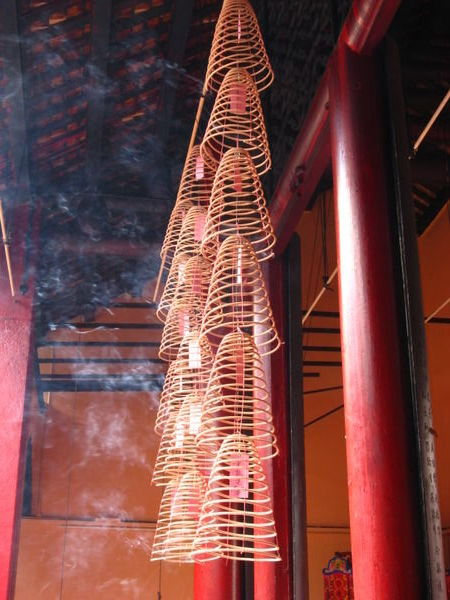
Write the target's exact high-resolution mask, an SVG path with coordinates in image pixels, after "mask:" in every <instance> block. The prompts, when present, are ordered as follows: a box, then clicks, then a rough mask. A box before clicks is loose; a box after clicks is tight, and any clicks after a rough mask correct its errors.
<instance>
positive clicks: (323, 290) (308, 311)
mask: <svg viewBox="0 0 450 600" xmlns="http://www.w3.org/2000/svg"><path fill="white" fill-rule="evenodd" d="M337 273H338V268H337V267H336V268H335V269H334V271H333V272H332V273H331V275H330V276H329V277H328V279H327V281H326V283H325V285H323V286H322V289H321V290H320V292H319V293H318V294H317V296H316V297H315V298H314V300H313V301H312V303H311V306H310V307H309V308H308V310H307V311H306V312H305V314H304V315H303V318H302V325H304V324H305V323H306V321H307V320H308V319H309V317H310V315H311V313H312V312H313V310H314V308H315V307H316V306H317V304H318V303H319V301H320V299H321V298H322V296H323V295H324V293H325V292H326V291H327V290H328V288H329V286H330V284H331V282H332V281H333V279H334V278H335V277H336V275H337Z"/></svg>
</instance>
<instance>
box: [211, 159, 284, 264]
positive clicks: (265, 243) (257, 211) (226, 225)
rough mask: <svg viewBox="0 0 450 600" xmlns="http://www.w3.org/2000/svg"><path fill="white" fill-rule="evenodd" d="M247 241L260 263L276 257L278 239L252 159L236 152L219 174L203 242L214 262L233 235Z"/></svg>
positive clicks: (223, 165) (213, 191)
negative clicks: (218, 252) (220, 248)
mask: <svg viewBox="0 0 450 600" xmlns="http://www.w3.org/2000/svg"><path fill="white" fill-rule="evenodd" d="M235 234H239V235H242V236H244V237H246V238H247V239H248V240H249V241H250V242H251V243H252V246H253V249H254V251H255V254H256V256H257V258H258V260H259V261H263V260H267V259H269V258H271V257H272V256H273V251H272V248H273V246H274V245H275V235H274V233H273V229H272V224H271V222H270V217H269V212H268V210H267V207H266V200H265V197H264V192H263V189H262V186H261V182H260V181H259V177H258V174H257V172H256V169H255V166H254V164H253V161H252V159H251V158H250V155H249V153H248V152H246V151H245V150H240V149H237V148H232V149H230V150H228V151H227V152H225V154H224V155H223V157H222V160H221V161H220V165H219V168H218V170H217V173H216V176H215V179H214V185H213V190H212V194H211V201H210V204H209V207H208V215H207V217H206V227H205V232H204V236H203V240H202V253H203V255H204V256H206V257H207V258H209V259H210V260H214V259H215V257H216V255H217V251H218V249H219V246H220V241H221V240H223V239H224V238H225V237H227V236H229V235H235Z"/></svg>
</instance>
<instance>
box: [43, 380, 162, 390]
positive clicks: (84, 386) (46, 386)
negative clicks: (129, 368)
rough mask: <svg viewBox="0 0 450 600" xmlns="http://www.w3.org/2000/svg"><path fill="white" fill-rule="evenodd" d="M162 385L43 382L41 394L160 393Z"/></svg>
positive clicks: (128, 382)
mask: <svg viewBox="0 0 450 600" xmlns="http://www.w3.org/2000/svg"><path fill="white" fill-rule="evenodd" d="M161 389H162V383H156V382H153V381H109V382H105V381H103V382H102V381H89V380H88V381H85V380H78V379H74V380H71V381H43V382H42V391H43V392H160V391H161Z"/></svg>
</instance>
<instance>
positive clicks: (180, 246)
mask: <svg viewBox="0 0 450 600" xmlns="http://www.w3.org/2000/svg"><path fill="white" fill-rule="evenodd" d="M206 214H207V212H206V209H205V208H203V207H201V206H193V207H192V208H190V209H189V210H188V212H187V213H186V215H185V218H184V221H183V225H182V228H181V232H180V236H179V238H178V242H177V247H176V248H175V253H174V256H179V255H180V254H185V255H187V256H195V255H197V254H200V247H201V242H202V240H203V235H204V232H205V225H206Z"/></svg>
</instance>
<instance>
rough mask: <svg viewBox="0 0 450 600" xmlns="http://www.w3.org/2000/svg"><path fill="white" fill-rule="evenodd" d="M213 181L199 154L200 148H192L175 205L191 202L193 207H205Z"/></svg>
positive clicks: (197, 146)
mask: <svg viewBox="0 0 450 600" xmlns="http://www.w3.org/2000/svg"><path fill="white" fill-rule="evenodd" d="M213 179H214V173H213V171H212V170H211V169H210V167H209V166H208V165H207V164H206V163H205V161H204V159H203V156H202V155H201V154H200V146H199V145H195V146H193V147H192V150H191V151H190V152H189V154H188V156H187V158H186V162H185V164H184V169H183V173H182V175H181V181H180V187H179V188H178V195H177V204H179V203H181V202H192V203H193V204H194V205H195V206H207V205H208V203H209V197H210V196H211V188H212V183H213Z"/></svg>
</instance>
